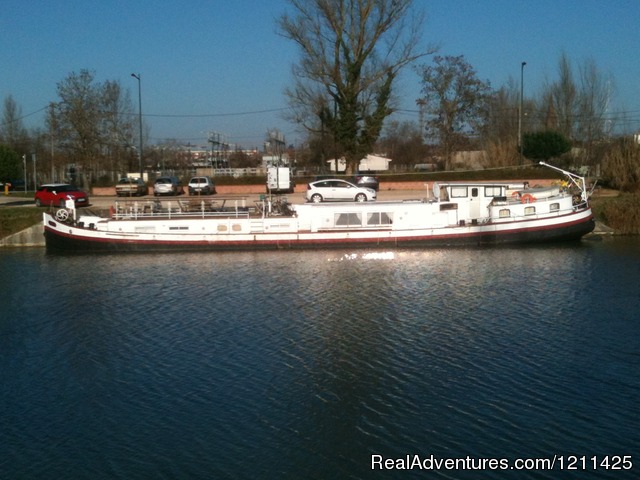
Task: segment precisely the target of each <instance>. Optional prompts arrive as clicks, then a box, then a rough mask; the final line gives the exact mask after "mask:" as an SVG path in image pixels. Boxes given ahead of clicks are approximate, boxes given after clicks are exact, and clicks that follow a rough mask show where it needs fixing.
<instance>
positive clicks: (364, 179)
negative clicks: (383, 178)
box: [353, 174, 380, 192]
mask: <svg viewBox="0 0 640 480" xmlns="http://www.w3.org/2000/svg"><path fill="white" fill-rule="evenodd" d="M353 183H355V184H356V185H357V186H359V187H365V188H372V189H373V190H375V191H376V192H377V191H378V189H379V188H380V181H379V179H378V177H376V176H374V175H360V174H358V175H356V176H354V177H353Z"/></svg>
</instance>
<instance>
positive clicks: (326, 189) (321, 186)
mask: <svg viewBox="0 0 640 480" xmlns="http://www.w3.org/2000/svg"><path fill="white" fill-rule="evenodd" d="M375 199H376V191H375V190H373V189H371V188H364V187H357V186H355V185H354V184H353V183H350V182H347V181H345V180H340V179H338V178H330V179H326V180H317V181H315V182H311V183H309V184H308V185H307V201H308V202H313V203H320V202H332V201H333V202H336V201H337V202H352V201H355V202H370V201H374V200H375Z"/></svg>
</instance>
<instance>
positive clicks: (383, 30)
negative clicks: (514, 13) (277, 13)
mask: <svg viewBox="0 0 640 480" xmlns="http://www.w3.org/2000/svg"><path fill="white" fill-rule="evenodd" d="M289 3H290V4H291V6H292V8H293V13H292V14H291V15H289V14H285V15H283V16H282V17H281V18H280V19H279V22H278V25H279V27H280V30H281V33H282V35H283V36H284V37H285V38H288V39H290V40H293V42H295V43H296V44H297V46H298V47H299V49H300V52H301V55H300V60H299V63H298V64H297V65H294V67H293V73H294V76H295V80H294V82H295V83H294V86H293V87H292V88H290V89H288V90H287V91H286V92H285V93H286V94H287V96H288V97H289V103H290V105H291V106H292V109H293V111H294V118H295V120H296V121H297V122H299V123H300V124H301V125H303V127H305V128H306V129H307V130H308V131H309V132H313V133H316V134H321V136H322V137H324V135H322V133H321V132H324V131H327V132H328V133H329V136H330V137H332V140H333V142H334V144H335V145H334V151H336V150H338V149H339V150H340V151H341V152H342V153H343V154H344V156H345V159H346V162H347V172H348V173H352V172H353V171H355V169H356V168H357V165H358V162H359V161H360V160H361V159H362V158H363V157H364V156H365V155H366V154H368V153H371V151H372V148H373V145H374V143H375V142H376V140H377V139H378V137H379V135H380V131H381V129H382V125H383V122H384V120H385V118H387V117H388V116H389V115H390V114H391V113H392V112H393V105H392V93H393V85H394V81H395V79H396V77H397V75H398V73H399V71H400V70H401V69H402V68H403V67H405V66H406V65H408V64H410V63H411V62H413V61H415V60H416V59H418V58H420V57H422V56H424V55H427V54H429V53H431V52H422V53H419V52H417V49H418V41H419V38H420V34H421V28H422V23H423V20H422V15H419V14H417V12H416V11H415V9H414V6H413V0H289Z"/></svg>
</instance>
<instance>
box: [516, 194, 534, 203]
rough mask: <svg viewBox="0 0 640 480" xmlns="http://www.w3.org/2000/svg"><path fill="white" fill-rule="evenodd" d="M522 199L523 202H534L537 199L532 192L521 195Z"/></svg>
mask: <svg viewBox="0 0 640 480" xmlns="http://www.w3.org/2000/svg"><path fill="white" fill-rule="evenodd" d="M520 201H521V202H522V203H533V202H535V201H536V197H534V196H533V195H531V194H530V193H525V194H524V195H522V197H520Z"/></svg>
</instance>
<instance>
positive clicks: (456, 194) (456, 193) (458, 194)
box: [451, 187, 467, 198]
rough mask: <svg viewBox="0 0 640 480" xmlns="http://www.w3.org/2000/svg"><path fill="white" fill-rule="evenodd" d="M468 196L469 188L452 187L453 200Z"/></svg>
mask: <svg viewBox="0 0 640 480" xmlns="http://www.w3.org/2000/svg"><path fill="white" fill-rule="evenodd" d="M466 196H467V187H451V198H464V197H466Z"/></svg>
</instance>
